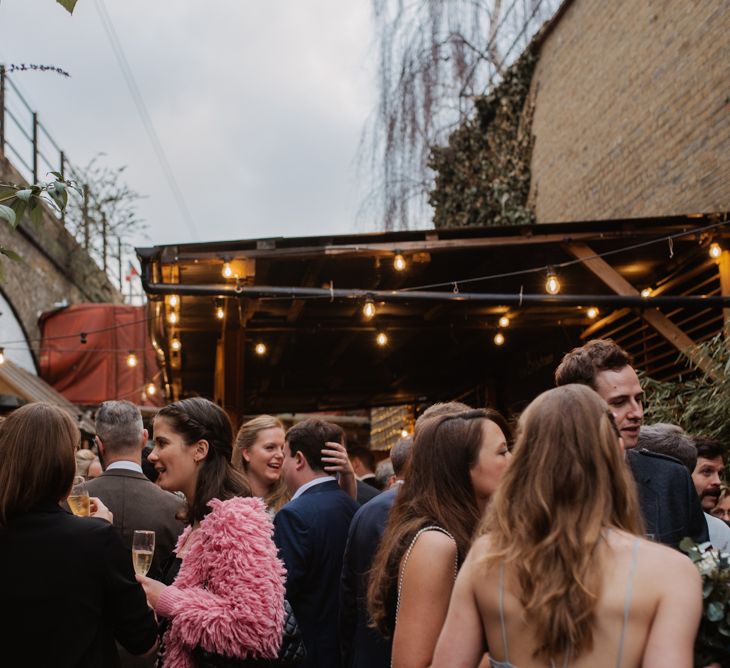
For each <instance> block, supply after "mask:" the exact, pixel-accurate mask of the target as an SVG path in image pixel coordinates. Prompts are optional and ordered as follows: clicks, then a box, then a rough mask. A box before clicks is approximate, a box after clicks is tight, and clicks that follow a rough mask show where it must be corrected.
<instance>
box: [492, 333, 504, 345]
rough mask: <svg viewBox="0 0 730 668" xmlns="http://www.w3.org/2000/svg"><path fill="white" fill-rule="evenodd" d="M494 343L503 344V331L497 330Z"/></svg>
mask: <svg viewBox="0 0 730 668" xmlns="http://www.w3.org/2000/svg"><path fill="white" fill-rule="evenodd" d="M494 343H495V344H496V345H498V346H501V345H502V344H503V343H504V334H502V332H497V333H496V334H495V335H494Z"/></svg>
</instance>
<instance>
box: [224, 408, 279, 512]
mask: <svg viewBox="0 0 730 668" xmlns="http://www.w3.org/2000/svg"><path fill="white" fill-rule="evenodd" d="M266 429H281V430H282V432H284V431H285V430H284V425H283V424H282V422H281V421H280V420H278V419H277V418H275V417H273V416H272V415H259V416H258V417H255V418H253V419H252V420H249V421H248V422H244V423H243V424H242V425H241V427H240V428H239V430H238V433H237V434H236V441H235V443H234V448H233V454H232V456H231V463H232V464H233V468H235V469H236V470H237V471H240V472H241V473H243V475H244V476H246V479H247V480H248V466H249V464H248V462H247V461H246V459H245V458H244V456H243V450H246V449H247V448H250V447H251V446H252V445H253V444H254V443H255V442H256V439H257V438H258V435H259V433H261V432H262V431H265V430H266ZM289 497H290V495H289V490H288V489H287V488H286V484H285V483H284V480H283V478H281V477H279V481H278V482H277V483H276V484H274V485H273V487H272V488H271V489H270V490H269V492H268V493H267V494H266V496H264V503H265V504H266V506H267V507H268V508H270V509H272V510H273V511H274V512H276V511H278V510H279V508H281V507H282V506H283V505H284V504H285V503H287V501H289Z"/></svg>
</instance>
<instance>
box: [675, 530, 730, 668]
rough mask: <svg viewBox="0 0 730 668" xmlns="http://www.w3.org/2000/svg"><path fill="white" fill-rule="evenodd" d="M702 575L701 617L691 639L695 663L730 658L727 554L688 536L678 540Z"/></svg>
mask: <svg viewBox="0 0 730 668" xmlns="http://www.w3.org/2000/svg"><path fill="white" fill-rule="evenodd" d="M679 547H680V549H681V550H682V551H683V552H686V553H687V555H688V556H689V558H690V559H691V560H692V563H693V564H694V565H695V567H696V568H697V570H698V571H699V573H700V576H701V577H702V599H703V600H702V621H701V622H700V630H699V632H698V633H697V639H696V641H695V666H708V665H710V664H711V663H713V662H719V663H720V664H721V665H723V666H726V665H728V664H727V662H728V660H730V652H729V651H728V648H729V647H730V640H728V639H729V638H730V555H729V554H727V553H726V552H720V551H717V550H713V549H712V547H711V546H710V544H709V543H704V544H703V545H697V543H695V542H694V541H693V540H692V539H691V538H685V539H684V540H682V542H681V543H680V544H679Z"/></svg>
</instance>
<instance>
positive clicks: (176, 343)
mask: <svg viewBox="0 0 730 668" xmlns="http://www.w3.org/2000/svg"><path fill="white" fill-rule="evenodd" d="M170 348H172V349H173V350H174V351H175V352H177V351H179V350H180V349H181V348H182V343H180V339H173V340H172V341H170Z"/></svg>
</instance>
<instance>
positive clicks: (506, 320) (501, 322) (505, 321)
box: [499, 315, 509, 327]
mask: <svg viewBox="0 0 730 668" xmlns="http://www.w3.org/2000/svg"><path fill="white" fill-rule="evenodd" d="M499 326H500V327H509V318H508V317H507V316H506V315H503V316H502V317H501V318H500V319H499Z"/></svg>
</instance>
